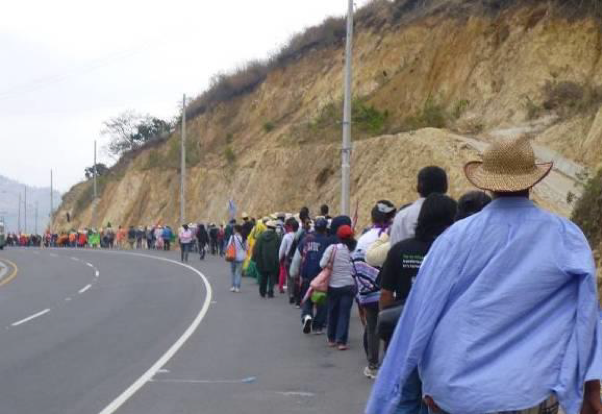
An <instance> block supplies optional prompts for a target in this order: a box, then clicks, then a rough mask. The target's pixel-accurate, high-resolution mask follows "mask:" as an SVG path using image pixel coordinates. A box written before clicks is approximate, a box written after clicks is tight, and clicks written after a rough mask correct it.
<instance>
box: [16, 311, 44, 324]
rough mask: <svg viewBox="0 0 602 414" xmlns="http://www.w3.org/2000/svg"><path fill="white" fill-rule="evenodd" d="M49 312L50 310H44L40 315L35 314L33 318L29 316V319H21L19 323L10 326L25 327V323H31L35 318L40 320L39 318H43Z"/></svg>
mask: <svg viewBox="0 0 602 414" xmlns="http://www.w3.org/2000/svg"><path fill="white" fill-rule="evenodd" d="M48 312H50V309H44V310H43V311H41V312H38V313H35V314H33V315H31V316H28V317H27V318H25V319H21V320H20V321H17V322H14V323H11V325H10V326H19V325H23V324H24V323H25V322H29V321H30V320H32V319H35V318H38V317H40V316H42V315H45V314H47V313H48Z"/></svg>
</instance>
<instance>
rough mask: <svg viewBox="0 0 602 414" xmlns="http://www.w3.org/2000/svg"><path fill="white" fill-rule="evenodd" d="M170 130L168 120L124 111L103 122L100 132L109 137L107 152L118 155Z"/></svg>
mask: <svg viewBox="0 0 602 414" xmlns="http://www.w3.org/2000/svg"><path fill="white" fill-rule="evenodd" d="M170 130H171V125H170V124H169V122H166V121H164V120H162V119H159V118H155V117H151V116H150V115H140V114H137V113H136V112H134V111H126V112H123V113H121V114H119V115H117V116H116V117H114V118H111V119H109V120H107V121H105V122H103V129H102V130H101V133H102V135H105V136H107V137H108V138H109V144H108V146H107V149H108V151H109V153H110V154H111V155H114V156H117V157H120V156H121V155H123V154H124V153H126V152H128V151H131V150H133V149H136V148H138V147H139V146H141V145H142V144H144V143H146V142H149V141H152V140H155V139H160V138H161V137H162V136H163V135H164V134H166V133H169V132H170Z"/></svg>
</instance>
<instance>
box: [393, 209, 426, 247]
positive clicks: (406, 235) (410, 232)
mask: <svg viewBox="0 0 602 414" xmlns="http://www.w3.org/2000/svg"><path fill="white" fill-rule="evenodd" d="M423 203H424V198H419V199H418V200H416V201H414V202H413V203H412V204H410V205H409V206H407V207H406V208H404V209H403V210H401V211H400V212H398V213H397V215H395V220H393V226H391V238H390V239H389V240H390V241H391V246H394V245H395V244H396V243H397V242H400V241H402V240H405V239H410V238H412V237H414V235H415V234H416V224H418V216H419V215H420V210H421V209H422V204H423Z"/></svg>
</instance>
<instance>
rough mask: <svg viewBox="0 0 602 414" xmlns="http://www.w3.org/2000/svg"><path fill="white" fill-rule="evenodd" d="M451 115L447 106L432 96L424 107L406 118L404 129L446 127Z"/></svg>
mask: <svg viewBox="0 0 602 414" xmlns="http://www.w3.org/2000/svg"><path fill="white" fill-rule="evenodd" d="M448 119H449V116H448V115H447V111H446V109H445V107H444V106H443V105H442V104H440V103H438V102H437V101H436V100H435V99H433V98H432V97H429V98H428V99H427V100H426V102H425V103H424V105H423V107H422V109H421V110H420V111H419V112H418V113H416V114H415V115H413V116H410V117H408V118H406V119H405V121H404V123H403V126H402V130H404V131H412V130H416V129H421V128H445V127H446V126H447V121H448Z"/></svg>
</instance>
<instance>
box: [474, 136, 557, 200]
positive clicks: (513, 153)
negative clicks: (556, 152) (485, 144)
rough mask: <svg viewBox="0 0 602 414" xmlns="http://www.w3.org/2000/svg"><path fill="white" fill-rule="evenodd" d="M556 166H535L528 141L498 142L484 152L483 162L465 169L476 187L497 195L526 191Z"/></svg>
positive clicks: (533, 155) (510, 140) (548, 164)
mask: <svg viewBox="0 0 602 414" xmlns="http://www.w3.org/2000/svg"><path fill="white" fill-rule="evenodd" d="M552 166H553V163H551V162H548V163H544V164H536V163H535V154H534V153H533V148H532V147H531V144H530V143H529V138H528V137H519V138H516V139H507V140H500V141H497V142H495V143H493V144H491V145H490V146H489V148H487V149H486V150H485V152H483V161H472V162H469V163H468V164H466V165H465V166H464V173H465V174H466V178H468V181H470V182H471V183H472V184H473V185H474V186H475V187H477V188H480V189H482V190H489V191H493V192H498V193H509V192H516V191H523V190H527V189H529V188H531V187H533V186H534V185H535V184H537V183H538V182H540V181H541V180H543V179H544V178H545V176H546V175H548V174H549V173H550V170H551V169H552Z"/></svg>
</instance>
